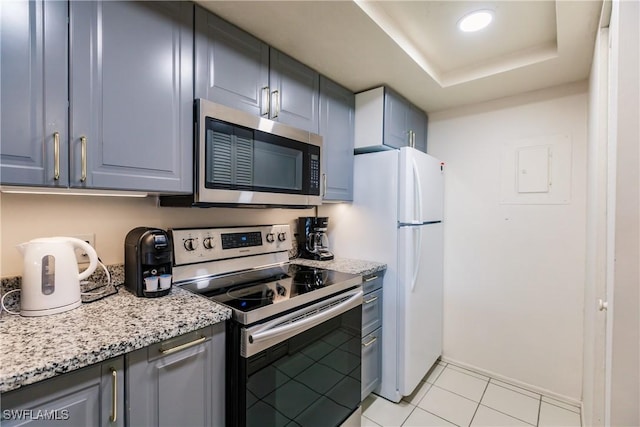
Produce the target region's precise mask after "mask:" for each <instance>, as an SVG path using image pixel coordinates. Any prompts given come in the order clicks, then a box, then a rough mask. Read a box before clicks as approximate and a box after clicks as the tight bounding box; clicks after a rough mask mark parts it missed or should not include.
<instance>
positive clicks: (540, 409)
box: [536, 395, 542, 427]
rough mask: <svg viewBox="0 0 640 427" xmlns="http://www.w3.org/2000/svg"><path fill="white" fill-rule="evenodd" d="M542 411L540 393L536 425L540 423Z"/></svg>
mask: <svg viewBox="0 0 640 427" xmlns="http://www.w3.org/2000/svg"><path fill="white" fill-rule="evenodd" d="M541 411H542V395H540V399H539V400H538V420H537V421H536V427H537V426H539V425H540V412H541Z"/></svg>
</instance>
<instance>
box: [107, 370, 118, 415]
mask: <svg viewBox="0 0 640 427" xmlns="http://www.w3.org/2000/svg"><path fill="white" fill-rule="evenodd" d="M109 420H110V421H111V422H112V423H115V422H116V421H118V371H116V370H115V368H111V417H110V418H109Z"/></svg>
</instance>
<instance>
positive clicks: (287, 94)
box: [269, 48, 320, 133]
mask: <svg viewBox="0 0 640 427" xmlns="http://www.w3.org/2000/svg"><path fill="white" fill-rule="evenodd" d="M270 66H271V73H270V75H269V83H270V90H271V106H270V116H271V118H272V119H273V120H277V121H279V122H281V123H284V124H287V125H291V126H294V127H297V128H300V129H304V130H308V131H309V132H313V133H318V132H319V129H318V95H319V91H320V88H319V86H320V75H319V74H318V73H317V72H316V71H314V70H313V69H311V68H309V67H307V66H306V65H304V64H302V63H300V62H298V61H296V60H295V59H293V58H291V57H290V56H288V55H285V54H284V53H282V52H280V51H278V50H276V49H273V48H271V52H270Z"/></svg>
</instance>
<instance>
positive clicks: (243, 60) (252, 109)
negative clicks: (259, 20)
mask: <svg viewBox="0 0 640 427" xmlns="http://www.w3.org/2000/svg"><path fill="white" fill-rule="evenodd" d="M195 22H196V24H195V64H196V65H195V96H196V98H205V99H208V100H210V101H213V102H218V103H220V104H224V105H227V106H229V107H232V108H236V109H238V110H242V111H246V112H248V113H250V114H254V115H256V116H262V117H265V118H269V119H272V120H276V121H279V122H281V123H285V124H288V125H291V126H295V127H297V128H300V129H305V130H308V131H309V132H314V133H318V121H319V119H318V107H319V105H318V96H319V84H320V83H319V81H320V77H319V74H318V73H317V72H316V71H314V70H313V69H311V68H309V67H307V66H306V65H304V64H302V63H300V62H298V61H296V60H295V59H293V58H291V57H289V56H287V55H285V54H284V53H282V52H279V51H278V50H276V49H274V48H270V47H269V46H268V45H267V44H265V43H263V42H262V41H260V40H258V39H257V38H255V37H253V36H252V35H251V34H249V33H247V32H245V31H243V30H241V29H240V28H238V27H235V26H234V25H232V24H229V23H228V22H226V21H224V20H222V19H220V18H219V17H217V16H215V15H214V14H212V13H211V12H209V11H207V10H205V9H203V8H201V7H198V6H196V19H195Z"/></svg>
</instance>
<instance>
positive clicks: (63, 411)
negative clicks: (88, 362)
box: [2, 356, 125, 427]
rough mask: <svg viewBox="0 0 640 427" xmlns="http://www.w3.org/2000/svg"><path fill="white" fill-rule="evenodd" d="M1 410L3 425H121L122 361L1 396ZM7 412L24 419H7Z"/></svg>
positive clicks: (59, 377)
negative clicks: (28, 413)
mask: <svg viewBox="0 0 640 427" xmlns="http://www.w3.org/2000/svg"><path fill="white" fill-rule="evenodd" d="M2 409H3V414H2V415H3V420H2V425H3V426H17V425H21V426H24V425H28V426H78V427H85V426H100V427H119V426H124V425H125V423H124V418H125V417H124V358H123V357H122V356H121V357H117V358H114V359H110V360H108V361H106V362H102V363H99V364H96V365H92V366H89V367H86V368H83V369H80V370H78V371H73V372H70V373H67V374H63V375H60V376H57V377H54V378H51V379H48V380H45V381H42V382H39V383H35V384H31V385H28V386H26V387H24V388H20V389H18V390H15V391H11V392H8V393H4V394H3V395H2ZM28 410H31V411H32V412H31V413H30V414H31V417H29V415H27V414H25V412H26V411H28ZM6 411H20V412H14V413H16V414H17V413H22V414H23V415H24V416H26V419H25V417H23V418H22V419H18V417H15V418H13V419H10V418H12V417H7V416H6ZM9 413H11V412H9ZM38 415H40V418H39V419H38ZM47 417H48V418H51V419H47Z"/></svg>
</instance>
